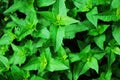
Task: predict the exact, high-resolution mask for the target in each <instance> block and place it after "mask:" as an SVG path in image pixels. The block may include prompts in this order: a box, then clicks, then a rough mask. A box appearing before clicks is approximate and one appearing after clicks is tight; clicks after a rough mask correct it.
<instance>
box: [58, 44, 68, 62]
mask: <svg viewBox="0 0 120 80" xmlns="http://www.w3.org/2000/svg"><path fill="white" fill-rule="evenodd" d="M57 54H58V57H59V58H60V59H61V60H66V59H67V57H68V56H67V53H66V51H65V49H64V48H63V47H62V46H61V47H60V48H59V50H58V52H57Z"/></svg>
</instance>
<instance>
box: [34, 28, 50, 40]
mask: <svg viewBox="0 0 120 80" xmlns="http://www.w3.org/2000/svg"><path fill="white" fill-rule="evenodd" d="M32 36H34V37H40V38H44V39H49V38H50V32H49V31H48V29H47V28H46V27H45V28H42V29H40V30H36V31H34V32H33V34H32Z"/></svg>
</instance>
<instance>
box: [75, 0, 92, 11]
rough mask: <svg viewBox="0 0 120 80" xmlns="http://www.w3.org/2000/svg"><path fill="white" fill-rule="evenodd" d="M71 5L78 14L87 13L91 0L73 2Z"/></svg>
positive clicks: (90, 6)
mask: <svg viewBox="0 0 120 80" xmlns="http://www.w3.org/2000/svg"><path fill="white" fill-rule="evenodd" d="M73 3H74V4H75V6H76V7H77V8H78V11H80V12H85V11H89V10H90V9H91V8H92V0H74V1H73Z"/></svg>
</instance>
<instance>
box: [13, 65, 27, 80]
mask: <svg viewBox="0 0 120 80" xmlns="http://www.w3.org/2000/svg"><path fill="white" fill-rule="evenodd" d="M11 74H12V76H11V77H12V79H13V80H15V79H17V80H22V79H24V75H25V73H24V71H23V70H21V69H20V68H19V67H17V66H16V65H13V66H11Z"/></svg>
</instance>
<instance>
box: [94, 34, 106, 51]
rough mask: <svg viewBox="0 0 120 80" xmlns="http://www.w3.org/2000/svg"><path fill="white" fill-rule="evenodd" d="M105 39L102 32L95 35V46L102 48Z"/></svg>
mask: <svg viewBox="0 0 120 80" xmlns="http://www.w3.org/2000/svg"><path fill="white" fill-rule="evenodd" d="M105 39H106V36H105V35H104V34H103V35H100V36H96V37H95V38H94V41H95V43H96V44H97V46H98V47H99V48H100V49H102V50H103V49H104V42H105Z"/></svg>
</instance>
